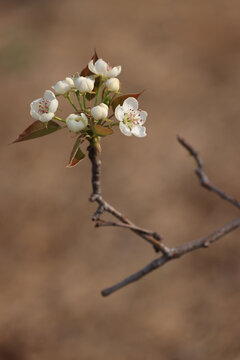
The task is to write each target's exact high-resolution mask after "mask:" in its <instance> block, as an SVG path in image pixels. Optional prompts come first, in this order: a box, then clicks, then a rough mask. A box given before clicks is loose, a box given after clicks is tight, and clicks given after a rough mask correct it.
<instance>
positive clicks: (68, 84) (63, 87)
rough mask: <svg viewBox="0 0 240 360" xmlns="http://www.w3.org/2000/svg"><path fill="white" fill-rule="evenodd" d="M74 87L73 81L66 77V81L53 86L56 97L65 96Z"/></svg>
mask: <svg viewBox="0 0 240 360" xmlns="http://www.w3.org/2000/svg"><path fill="white" fill-rule="evenodd" d="M73 86H74V82H73V79H72V78H70V77H66V79H65V80H60V81H58V82H57V83H56V84H55V85H54V86H52V88H53V89H54V91H55V94H56V95H64V94H66V93H67V92H69V91H70V90H71V88H72V87H73Z"/></svg>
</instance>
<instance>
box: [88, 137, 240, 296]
mask: <svg viewBox="0 0 240 360" xmlns="http://www.w3.org/2000/svg"><path fill="white" fill-rule="evenodd" d="M178 141H179V143H180V144H181V145H183V146H184V147H185V148H186V149H187V150H188V152H189V153H190V155H192V156H193V157H194V159H195V161H196V164H197V169H196V170H195V172H196V174H197V176H198V177H199V180H200V184H201V185H202V186H203V187H204V188H206V189H207V190H210V191H213V192H215V193H216V194H218V195H219V196H220V197H221V198H223V199H224V200H227V201H228V202H230V203H231V204H233V205H235V206H236V207H238V208H240V202H238V201H237V200H234V199H233V198H232V197H231V196H229V195H228V194H226V193H224V192H223V191H222V190H221V189H219V188H217V187H216V186H215V185H214V184H212V183H211V182H210V181H209V179H208V177H207V175H206V173H205V172H204V170H203V162H202V160H201V159H200V157H199V155H198V153H197V151H196V150H195V149H194V148H193V147H192V146H191V145H190V144H188V143H187V142H186V141H185V140H184V139H183V138H181V137H178ZM88 153H89V158H90V160H91V163H92V189H93V192H92V195H91V196H90V199H89V200H90V201H92V202H93V201H96V202H97V203H98V208H97V210H96V211H95V213H94V215H93V218H92V220H93V221H95V222H96V227H101V226H116V227H122V228H127V229H129V230H131V231H133V232H134V233H136V234H137V235H139V236H140V237H142V238H143V239H144V240H146V241H147V242H149V243H150V244H151V245H153V246H154V249H155V250H156V251H161V252H162V254H163V255H162V256H161V257H160V258H157V259H155V260H153V261H152V262H151V263H149V264H148V265H147V266H145V267H144V268H143V269H141V270H140V271H138V272H136V273H135V274H133V275H131V276H129V277H127V278H126V279H124V280H122V281H120V282H119V283H117V284H115V285H113V286H111V287H109V288H107V289H105V290H103V291H102V295H103V296H107V295H110V294H112V293H113V292H115V291H116V290H119V289H121V288H123V287H125V286H126V285H129V284H131V283H132V282H134V281H137V280H139V279H141V278H142V277H143V276H145V275H147V274H149V273H150V272H152V271H153V270H156V269H158V268H160V267H161V266H163V265H165V264H166V263H167V262H169V261H170V260H173V259H176V258H179V257H181V256H183V255H185V254H187V253H189V252H191V251H194V250H197V249H200V248H206V247H208V246H209V245H210V244H212V243H213V242H215V241H217V240H218V239H220V238H222V237H223V236H225V235H227V234H228V233H230V232H231V231H234V230H235V229H237V228H238V227H240V218H238V219H236V220H234V221H232V222H231V223H228V224H227V225H225V226H223V227H221V228H219V229H217V230H215V231H213V232H212V233H210V234H209V235H206V236H204V237H202V238H199V239H195V240H192V241H189V242H187V243H185V244H183V245H180V246H178V247H175V248H169V247H167V246H166V245H164V243H163V242H162V237H161V236H160V235H159V234H158V233H156V232H153V231H150V230H146V229H143V228H140V227H138V226H136V225H135V224H134V223H132V222H131V221H130V220H129V219H128V218H126V217H125V216H124V215H123V214H121V213H120V212H119V211H118V210H116V209H115V208H114V207H113V206H111V205H110V204H109V203H107V202H106V201H105V200H104V199H103V197H102V195H101V184H100V165H101V161H100V160H99V158H98V151H97V148H96V147H94V146H93V145H89V147H88ZM104 211H106V212H108V213H110V214H111V215H113V216H114V217H115V218H116V219H118V220H119V221H118V222H114V221H105V220H102V219H100V216H101V215H102V214H103V213H104Z"/></svg>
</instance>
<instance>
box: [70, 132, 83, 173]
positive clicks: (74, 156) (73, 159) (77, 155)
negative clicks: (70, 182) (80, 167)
mask: <svg viewBox="0 0 240 360" xmlns="http://www.w3.org/2000/svg"><path fill="white" fill-rule="evenodd" d="M83 141H84V139H83V138H82V135H80V136H79V137H78V138H77V140H76V142H75V144H74V145H73V149H72V152H71V155H70V159H69V163H68V165H67V167H68V168H71V167H73V166H76V165H77V164H78V163H79V161H81V160H82V159H84V158H85V155H84V153H83V152H82V151H81V149H80V144H81V143H82V142H83Z"/></svg>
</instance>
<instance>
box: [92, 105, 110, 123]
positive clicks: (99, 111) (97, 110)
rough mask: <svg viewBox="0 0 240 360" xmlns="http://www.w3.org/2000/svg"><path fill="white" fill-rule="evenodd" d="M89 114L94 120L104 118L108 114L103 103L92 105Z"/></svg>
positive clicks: (106, 107)
mask: <svg viewBox="0 0 240 360" xmlns="http://www.w3.org/2000/svg"><path fill="white" fill-rule="evenodd" d="M91 114H92V116H93V117H94V119H95V120H102V119H105V118H106V117H107V116H108V106H107V105H106V104H104V103H101V104H99V105H97V106H94V107H93V108H92V109H91Z"/></svg>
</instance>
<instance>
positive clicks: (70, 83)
mask: <svg viewBox="0 0 240 360" xmlns="http://www.w3.org/2000/svg"><path fill="white" fill-rule="evenodd" d="M65 80H66V82H67V83H68V85H69V86H70V87H73V86H74V82H73V79H72V78H71V77H66V79H65Z"/></svg>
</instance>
